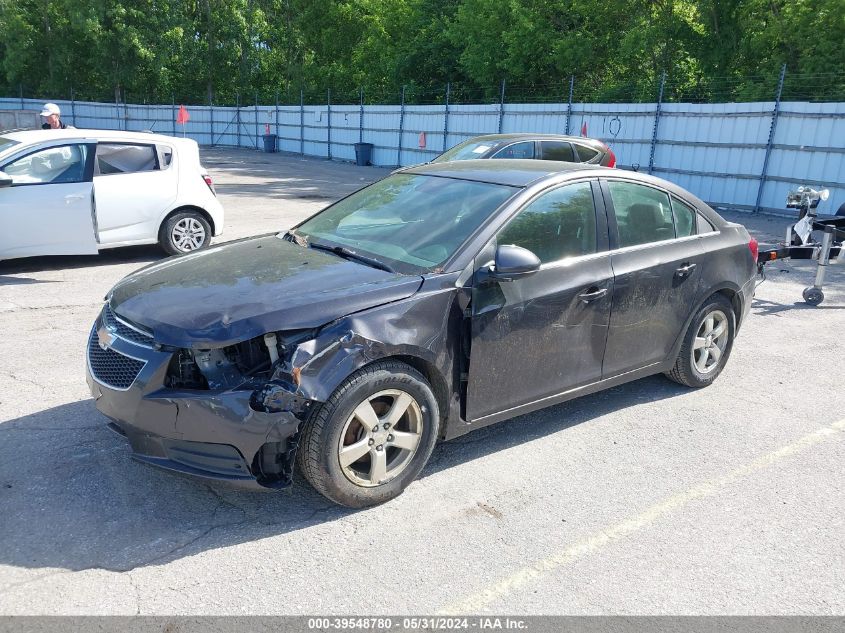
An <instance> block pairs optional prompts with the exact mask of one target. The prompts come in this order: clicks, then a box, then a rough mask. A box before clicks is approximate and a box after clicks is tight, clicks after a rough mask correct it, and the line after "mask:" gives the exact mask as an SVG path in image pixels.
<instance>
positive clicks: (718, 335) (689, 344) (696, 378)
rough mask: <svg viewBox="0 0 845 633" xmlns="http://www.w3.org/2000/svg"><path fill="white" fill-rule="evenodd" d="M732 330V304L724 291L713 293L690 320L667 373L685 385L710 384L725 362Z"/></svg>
mask: <svg viewBox="0 0 845 633" xmlns="http://www.w3.org/2000/svg"><path fill="white" fill-rule="evenodd" d="M735 333H736V315H735V314H734V311H733V306H731V303H730V301H728V300H727V299H726V298H725V297H724V296H723V295H718V294H717V295H713V296H712V297H710V298H709V299H708V300H707V301H706V302H705V304H704V305H703V306H702V307H701V309H700V310H699V311H698V312H696V314H695V317H693V319H692V321H691V322H690V325H689V328H688V329H687V332H686V334H685V335H684V341H683V343H682V344H681V350H680V352H678V358H677V360H675V366H674V367H673V368H672V370H671V371H669V372H667V373H666V376H668V377H669V378H670V379H672V380H674V381H675V382H677V383H680V384H682V385H686V386H687V387H696V388H699V387H707V386H708V385H710V384H712V383H713V381H714V380H716V378H717V377H718V375H719V374H720V373H722V369H724V367H725V363H727V362H728V357H729V356H730V355H731V349H732V348H733V342H734V335H735Z"/></svg>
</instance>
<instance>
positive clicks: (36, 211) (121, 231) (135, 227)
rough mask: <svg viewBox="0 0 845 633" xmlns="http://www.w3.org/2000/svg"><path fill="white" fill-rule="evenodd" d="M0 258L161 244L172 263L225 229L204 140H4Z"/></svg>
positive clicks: (108, 136) (63, 136)
mask: <svg viewBox="0 0 845 633" xmlns="http://www.w3.org/2000/svg"><path fill="white" fill-rule="evenodd" d="M0 227H2V230H0V259H13V258H16V257H30V256H33V255H83V254H94V253H97V252H98V251H99V250H102V249H106V248H114V247H116V246H134V245H138V244H155V243H159V244H160V245H161V246H162V248H163V249H164V250H165V251H167V252H168V253H169V254H171V255H176V254H179V253H186V252H189V251H193V250H197V249H200V248H203V247H205V246H207V245H208V244H209V242H210V241H211V237H212V236H216V235H220V233H221V232H222V231H223V207H222V205H221V204H220V202H219V201H218V200H217V196H216V194H215V192H214V186H213V184H212V181H211V178H210V177H209V176H208V172H206V171H205V169H204V168H203V167H202V165H201V164H200V157H199V146H198V145H197V143H196V141H193V140H191V139H185V138H176V137H172V136H162V135H158V134H147V133H143V132H119V131H109V130H75V129H67V130H32V131H26V132H10V133H6V134H2V135H0Z"/></svg>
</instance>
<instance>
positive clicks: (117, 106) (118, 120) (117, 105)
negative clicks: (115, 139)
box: [114, 91, 123, 130]
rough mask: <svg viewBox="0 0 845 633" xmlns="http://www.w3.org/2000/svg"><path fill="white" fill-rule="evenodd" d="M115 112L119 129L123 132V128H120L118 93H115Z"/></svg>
mask: <svg viewBox="0 0 845 633" xmlns="http://www.w3.org/2000/svg"><path fill="white" fill-rule="evenodd" d="M114 112H115V114H116V115H117V129H118V130H121V129H123V128H121V127H120V99H119V98H118V96H117V91H115V93H114Z"/></svg>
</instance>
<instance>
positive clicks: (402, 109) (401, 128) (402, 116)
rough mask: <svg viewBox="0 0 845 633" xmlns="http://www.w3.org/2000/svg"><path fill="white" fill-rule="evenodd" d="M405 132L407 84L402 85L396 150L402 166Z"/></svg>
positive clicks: (399, 164) (399, 165) (398, 160)
mask: <svg viewBox="0 0 845 633" xmlns="http://www.w3.org/2000/svg"><path fill="white" fill-rule="evenodd" d="M404 133H405V86H402V102H401V105H400V106H399V147H398V148H397V150H396V166H397V167H401V166H402V136H403V135H404Z"/></svg>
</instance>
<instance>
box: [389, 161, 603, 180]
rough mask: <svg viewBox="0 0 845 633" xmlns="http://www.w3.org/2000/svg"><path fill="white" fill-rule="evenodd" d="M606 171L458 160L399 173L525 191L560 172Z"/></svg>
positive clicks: (590, 167) (578, 165) (551, 164)
mask: <svg viewBox="0 0 845 633" xmlns="http://www.w3.org/2000/svg"><path fill="white" fill-rule="evenodd" d="M595 169H601V170H604V169H607V168H606V167H598V166H596V165H589V164H585V163H563V162H559V161H553V160H531V159H497V160H484V159H473V160H458V161H454V162H446V163H428V164H425V165H417V166H415V167H408V168H406V169H402V170H400V172H401V173H405V174H420V175H425V176H440V177H443V178H459V179H461V180H474V181H477V182H489V183H493V184H497V185H508V186H511V187H527V186H528V185H530V184H531V183H533V182H537V181H539V180H543V179H544V178H547V177H549V176H553V175H557V174H560V173H562V172H575V171H591V170H595Z"/></svg>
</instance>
